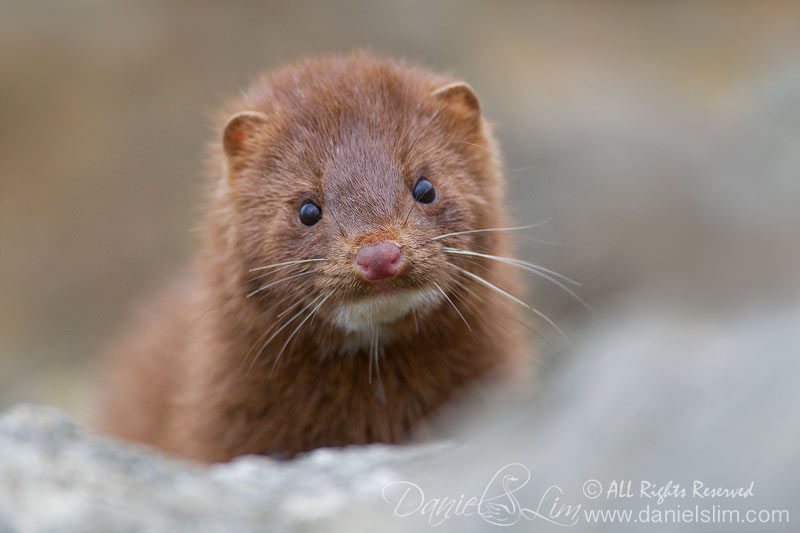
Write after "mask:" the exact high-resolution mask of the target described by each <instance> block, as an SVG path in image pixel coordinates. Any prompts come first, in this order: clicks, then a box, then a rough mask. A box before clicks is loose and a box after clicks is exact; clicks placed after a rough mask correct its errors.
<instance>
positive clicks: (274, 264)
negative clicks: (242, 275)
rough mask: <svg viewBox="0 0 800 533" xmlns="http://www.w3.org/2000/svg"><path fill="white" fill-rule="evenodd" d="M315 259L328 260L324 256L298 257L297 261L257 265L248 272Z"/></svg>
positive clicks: (308, 261)
mask: <svg viewBox="0 0 800 533" xmlns="http://www.w3.org/2000/svg"><path fill="white" fill-rule="evenodd" d="M314 261H327V259H325V258H322V257H315V258H312V259H297V260H295V261H283V262H281V263H273V264H271V265H265V266H260V267H256V268H251V269H250V270H248V272H255V271H257V270H267V269H268V268H273V267H279V266H285V265H297V264H299V263H311V262H314Z"/></svg>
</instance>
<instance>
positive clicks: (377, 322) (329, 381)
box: [102, 53, 527, 462]
mask: <svg viewBox="0 0 800 533" xmlns="http://www.w3.org/2000/svg"><path fill="white" fill-rule="evenodd" d="M222 120H223V121H224V122H221V126H220V131H221V132H222V135H221V137H222V139H221V142H217V143H215V144H214V146H213V147H212V152H213V158H212V161H213V163H212V176H213V181H212V186H211V194H210V200H209V204H208V209H207V216H206V220H205V225H204V226H205V227H206V228H207V230H206V232H205V233H204V235H203V237H202V239H203V242H202V248H201V250H200V251H199V253H198V255H197V257H196V258H195V260H194V262H193V263H192V266H191V268H190V269H189V271H188V272H187V273H186V274H185V275H184V276H183V277H181V278H180V279H179V280H178V281H176V283H175V284H174V286H173V287H171V288H170V289H168V290H167V291H165V293H164V294H162V295H161V297H160V298H159V299H158V300H157V301H156V302H154V303H152V304H151V305H150V306H148V307H145V308H144V309H143V310H142V313H141V316H140V320H139V324H138V325H137V326H136V327H134V328H131V329H130V330H129V333H128V335H127V337H124V338H123V339H122V340H121V341H120V342H119V343H118V345H117V347H116V349H115V350H114V352H115V353H114V356H113V358H112V359H111V361H112V362H111V365H110V369H109V372H108V373H107V379H106V381H105V396H104V401H103V403H102V425H103V427H104V428H105V429H106V430H107V431H109V432H111V433H113V434H116V435H118V436H122V437H125V438H130V439H134V440H138V441H142V442H146V443H149V444H152V445H155V446H157V447H160V448H162V449H164V450H167V451H170V452H174V453H176V454H179V455H182V456H184V457H187V458H191V459H195V460H198V461H204V462H216V461H225V460H229V459H231V458H233V457H236V456H238V455H241V454H247V453H270V454H274V455H278V456H283V457H290V456H292V455H294V454H296V453H298V452H302V451H306V450H310V449H313V448H316V447H320V446H341V445H347V444H354V443H370V442H390V443H397V442H403V441H405V440H406V439H408V437H409V434H410V432H411V430H412V429H413V428H414V427H415V426H417V425H418V424H419V423H420V421H421V420H423V419H424V418H425V417H426V415H429V414H431V413H432V412H434V411H435V410H436V409H437V408H439V407H441V406H442V405H443V404H445V403H447V402H448V401H452V400H453V399H454V398H456V397H458V396H459V395H460V394H461V393H462V392H463V391H465V390H467V389H468V388H469V387H470V386H471V385H473V384H475V383H479V382H481V381H482V380H485V379H487V378H490V377H492V376H495V375H508V374H515V373H517V372H519V370H520V369H521V367H522V360H523V358H524V355H525V354H526V353H527V345H526V340H525V335H524V333H523V330H522V325H521V323H522V320H521V317H520V313H521V312H522V311H524V309H523V308H522V306H520V305H519V304H518V302H515V301H514V300H513V299H511V298H509V297H507V296H506V295H503V294H501V293H500V292H499V291H498V289H500V290H502V291H505V292H506V293H509V294H510V295H515V296H520V291H521V289H522V288H521V286H520V284H519V282H518V280H517V278H516V277H515V273H514V272H513V271H512V270H511V267H510V266H509V265H506V264H503V263H500V262H497V261H493V260H489V259H486V258H483V257H480V256H475V255H465V254H459V253H455V252H453V251H452V250H466V251H471V252H476V253H485V254H493V255H497V256H504V257H509V256H511V252H512V251H511V249H510V245H509V236H508V233H507V232H505V231H476V230H485V229H492V228H504V227H508V226H509V221H508V220H507V218H506V210H505V208H504V203H503V201H504V178H503V175H502V170H501V168H500V162H499V159H498V157H497V155H496V154H497V153H498V148H497V145H496V143H495V141H494V139H493V137H492V135H491V132H490V128H489V126H488V124H487V123H486V122H485V121H484V119H483V118H482V116H481V112H480V105H479V103H478V99H477V98H476V96H475V94H474V93H473V91H472V90H471V89H470V88H469V86H467V85H466V84H464V83H461V82H457V81H455V80H454V79H452V78H451V77H449V76H446V75H442V74H436V73H433V72H430V71H428V70H425V69H423V68H420V67H416V66H413V65H410V64H407V63H404V62H398V61H393V60H389V59H384V58H379V57H375V56H372V55H369V54H366V53H354V54H351V55H348V56H344V57H334V58H324V59H318V60H310V61H306V62H304V63H300V64H297V65H292V66H288V67H285V68H283V69H280V70H277V71H275V72H273V73H271V74H267V75H265V76H264V77H262V78H260V79H258V80H257V81H256V82H255V83H254V84H253V85H252V86H251V87H250V89H249V90H248V91H246V92H245V93H244V94H243V95H242V96H241V97H240V98H239V99H237V100H236V101H233V102H231V103H230V105H229V106H227V107H226V108H225V110H224V112H223V119H222ZM422 180H425V181H427V182H428V184H432V186H433V187H434V188H435V194H433V195H432V194H431V193H430V191H428V195H427V196H426V197H424V200H425V202H423V201H422V200H423V198H422V197H421V196H420V195H417V194H416V192H415V191H418V190H422V189H420V185H419V184H420V183H421V181H422ZM423 188H424V187H423ZM431 198H433V201H431V202H427V200H429V199H431ZM309 203H311V204H313V205H314V206H315V207H316V208H318V210H319V212H320V213H319V214H320V217H319V218H318V220H316V222H314V223H313V224H312V225H307V224H306V223H304V222H303V221H304V220H305V221H306V222H307V221H308V220H313V217H312V218H309V217H308V216H307V214H308V209H311V211H310V212H311V214H312V215H314V214H315V212H314V211H313V208H308V207H305V208H304V206H305V205H306V204H309ZM303 209H306V212H305V214H304V211H303ZM300 215H303V216H305V218H303V217H302V216H300ZM465 232H466V233H465ZM451 233H457V234H456V235H451V236H447V237H441V236H443V235H448V234H451ZM385 243H389V244H385ZM382 246H383V247H384V248H385V249H391V250H392V251H395V250H399V251H398V252H397V254H401V255H400V256H399V259H398V258H397V257H393V258H392V259H391V264H389V263H387V261H389V260H388V259H386V258H385V257H383V256H382V255H381V253H383V250H384V248H381V247H382ZM362 249H367V250H373V251H374V250H378V251H380V252H381V253H377V252H376V253H375V254H377V255H375V254H373V255H372V256H370V260H372V261H373V263H374V262H377V263H374V264H377V265H378V266H377V267H376V268H380V269H384V270H386V269H390V270H386V271H384V270H380V272H379V273H378V274H376V275H379V276H382V277H381V279H377V280H376V279H368V278H369V276H370V275H371V274H370V272H371V271H367V270H365V268H366V267H363V266H359V265H361V263H358V262H357V261H356V260H355V259H354V258H356V256H357V255H358V254H359V251H360V250H362ZM362 255H363V252H362ZM292 261H302V262H296V263H292ZM374 264H372V266H374ZM387 265H388V266H387ZM369 268H372V267H369ZM387 272H388V273H387ZM492 285H493V286H494V287H492Z"/></svg>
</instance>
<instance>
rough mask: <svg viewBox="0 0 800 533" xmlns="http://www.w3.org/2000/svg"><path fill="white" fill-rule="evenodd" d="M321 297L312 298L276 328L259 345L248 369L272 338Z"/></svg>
mask: <svg viewBox="0 0 800 533" xmlns="http://www.w3.org/2000/svg"><path fill="white" fill-rule="evenodd" d="M321 297H322V295H321V294H320V295H319V296H317V297H316V298H314V299H313V300H311V302H309V303H308V304H307V305H306V306H305V307H303V308H302V309H301V310H299V311H298V312H297V313H295V315H294V316H293V317H292V318H290V319H289V320H287V321H286V322H284V323H283V325H282V326H281V327H280V328H278V330H277V331H275V333H273V334H272V335H271V336H270V338H269V339H267V341H266V342H265V343H264V344H262V345H261V349H260V350H258V353H257V354H256V356H255V357H254V358H253V361H252V362H251V363H250V368H253V365H254V364H255V362H256V361H257V360H258V358H259V357H260V356H261V353H262V352H263V351H264V348H266V347H267V345H268V344H269V343H270V342H272V339H274V338H275V336H276V335H277V334H278V333H280V332H281V331H283V329H284V328H285V327H286V326H288V325H289V324H291V323H292V322H293V321H294V319H295V318H297V317H298V316H300V315H301V314H302V313H303V312H304V311H305V310H306V309H308V308H309V307H311V306H312V305H314V303H315V302H316V301H317V300H319V299H320V298H321ZM248 371H249V370H248Z"/></svg>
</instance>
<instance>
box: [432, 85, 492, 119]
mask: <svg viewBox="0 0 800 533" xmlns="http://www.w3.org/2000/svg"><path fill="white" fill-rule="evenodd" d="M433 96H434V97H435V98H436V99H438V100H439V101H441V102H442V103H444V104H445V105H446V106H447V107H448V108H449V109H451V110H452V111H453V112H454V113H456V115H457V116H459V117H460V118H462V119H464V120H465V121H470V122H473V123H474V124H473V125H477V124H479V122H480V116H481V104H480V102H479V101H478V97H477V96H476V95H475V91H473V90H472V87H470V86H469V85H467V84H466V83H464V82H463V81H456V82H453V83H448V84H447V85H445V86H443V87H439V88H438V89H436V90H435V91H433Z"/></svg>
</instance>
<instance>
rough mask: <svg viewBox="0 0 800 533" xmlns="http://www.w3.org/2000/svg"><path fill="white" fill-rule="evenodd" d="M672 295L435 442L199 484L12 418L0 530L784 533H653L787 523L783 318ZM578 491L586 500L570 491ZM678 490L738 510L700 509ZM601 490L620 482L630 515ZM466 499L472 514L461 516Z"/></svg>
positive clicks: (795, 427) (787, 339)
mask: <svg viewBox="0 0 800 533" xmlns="http://www.w3.org/2000/svg"><path fill="white" fill-rule="evenodd" d="M683 296H684V295H681V294H678V293H676V292H675V291H674V290H673V291H650V292H642V293H639V294H636V295H634V296H632V297H630V298H628V299H623V300H621V301H618V302H617V303H616V304H614V305H608V306H606V308H605V310H604V311H603V312H602V313H601V315H600V316H599V317H598V318H597V319H596V320H594V321H593V322H592V324H591V325H589V326H587V327H583V328H578V327H574V328H572V329H575V330H578V331H582V333H580V334H579V335H577V336H576V337H575V338H574V339H573V340H574V343H573V344H572V346H571V347H570V348H569V349H568V350H566V351H565V352H564V353H559V354H558V359H557V360H555V361H554V364H553V365H552V370H550V371H548V372H546V373H545V374H544V375H543V377H542V378H541V380H540V381H541V384H540V386H539V387H538V390H537V392H536V393H535V394H534V395H533V396H532V397H530V398H527V399H526V400H525V401H519V400H518V399H517V400H512V399H509V398H504V397H502V396H501V397H496V398H493V399H492V400H491V401H487V400H486V398H482V399H481V402H480V403H478V402H475V403H473V404H471V405H466V406H464V407H463V408H462V409H461V411H460V412H461V413H463V416H462V418H463V420H462V421H461V423H459V424H455V425H448V426H446V428H447V429H448V431H449V435H450V436H451V438H452V440H450V441H448V442H447V443H433V444H426V445H415V446H394V447H393V446H384V445H373V446H364V447H357V446H353V447H348V448H345V449H338V450H332V449H321V450H317V451H315V452H312V453H310V454H307V455H305V456H303V457H300V458H298V459H296V460H293V461H286V462H280V461H275V460H272V459H269V458H265V457H244V458H240V459H238V460H236V461H233V462H231V463H228V464H223V465H216V466H212V467H201V466H197V465H193V464H190V463H187V462H183V461H180V460H176V459H173V458H169V457H165V456H162V455H160V454H158V453H155V452H153V451H151V450H148V449H145V448H143V447H139V446H136V445H131V444H127V443H120V442H116V441H114V440H112V439H108V438H105V437H102V436H99V435H96V434H93V433H92V432H90V431H88V430H86V429H83V428H80V427H78V426H76V425H75V424H74V423H72V422H70V421H69V420H68V419H67V418H66V417H65V415H63V414H61V413H60V412H59V411H56V410H54V409H51V408H45V407H35V406H27V405H22V406H17V407H15V408H13V409H11V410H9V411H7V412H6V413H5V414H4V415H3V416H2V418H0V531H87V530H88V531H141V530H146V531H183V530H191V531H325V532H336V531H418V530H423V529H427V528H429V527H431V525H433V524H438V527H437V529H438V530H445V531H492V530H495V525H496V524H500V523H502V524H503V525H512V526H515V527H512V529H514V530H517V529H518V530H525V531H530V530H532V529H533V530H537V531H543V530H550V529H552V530H559V531H563V530H564V526H563V525H561V526H559V525H554V523H560V524H567V525H572V524H573V522H574V526H573V527H572V529H573V530H574V529H584V530H588V531H596V530H600V529H604V528H608V529H615V530H617V529H623V530H631V531H639V530H642V524H641V523H635V524H627V525H620V524H616V523H608V520H605V521H604V520H602V519H601V520H594V521H592V520H590V519H589V518H587V516H586V515H585V514H584V513H585V512H587V511H590V510H597V509H601V510H602V509H606V510H615V509H616V510H623V511H624V510H631V511H632V512H633V513H635V514H634V515H633V516H634V519H638V518H639V517H640V515H639V513H641V512H642V511H643V510H645V509H649V510H650V511H648V512H651V514H650V515H648V516H652V511H654V510H655V511H658V512H661V513H662V515H661V516H665V514H664V513H666V512H667V511H669V510H671V511H672V512H673V513H674V512H675V511H676V510H689V511H692V512H694V510H695V509H696V506H697V508H698V509H701V508H702V509H709V510H711V509H713V508H714V506H717V510H718V511H719V510H722V509H726V510H735V511H736V512H737V513H741V518H742V519H744V513H745V512H747V511H748V510H751V509H753V510H756V511H759V510H767V511H772V510H777V511H785V512H786V513H788V514H785V515H783V517H782V518H780V519H781V520H784V523H774V522H775V521H776V520H777V519H778V518H771V519H770V520H769V521H768V522H766V523H760V524H743V525H742V524H739V523H738V522H734V523H732V520H733V519H732V518H727V519H721V518H720V517H719V516H717V519H716V520H717V522H719V523H696V522H693V521H690V520H686V519H685V518H684V519H683V523H679V524H674V523H671V522H673V521H674V519H673V520H667V522H668V523H667V524H666V525H659V526H658V529H659V530H666V531H694V530H699V529H702V530H720V531H729V530H731V529H735V528H737V527H740V528H741V527H744V528H745V530H747V531H762V530H773V529H774V530H777V531H791V530H792V529H791V528H792V527H794V526H793V524H792V523H791V522H790V523H789V524H786V523H785V519H786V518H785V517H788V519H789V520H797V519H798V517H799V516H800V515H798V511H800V509H798V500H797V495H798V494H800V482H798V479H799V478H798V474H800V446H798V443H800V416H798V414H799V413H800V396H798V394H797V391H798V384H799V381H800V380H799V379H798V376H800V328H798V324H800V305H798V304H797V303H789V304H785V305H778V304H774V305H773V306H772V307H769V308H761V309H749V310H748V309H739V310H737V311H730V312H728V313H725V314H723V313H715V314H714V315H713V316H711V315H710V314H706V315H702V314H699V313H698V311H697V309H700V306H698V305H696V304H695V305H693V306H690V307H688V308H692V309H695V311H694V312H688V311H686V309H687V306H672V305H670V304H669V303H668V302H669V301H670V299H671V300H672V301H676V300H681V299H682V298H683ZM498 472H500V474H499V476H498V475H496V474H497V473H498ZM504 476H510V477H508V478H505V479H504ZM528 476H530V479H529V480H528V479H527V477H528ZM592 480H596V482H597V484H596V486H595V487H594V488H595V489H596V488H599V489H600V492H599V493H597V494H593V493H591V492H588V493H587V492H586V491H587V487H589V489H592V487H591V486H589V485H587V483H589V482H591V481H592ZM642 481H647V482H650V483H653V484H654V489H658V488H661V489H662V490H664V487H666V486H668V483H672V486H673V487H674V486H675V485H676V484H677V485H678V486H679V487H680V488H684V489H686V490H687V491H688V493H687V494H685V495H683V496H680V495H679V494H678V493H676V494H672V493H668V494H666V497H665V498H664V500H663V501H662V502H658V501H657V498H647V497H645V496H643V495H642V494H641V492H640V487H641V482H642ZM695 481H700V482H703V483H704V484H705V485H707V486H710V487H725V488H736V487H742V491H743V492H744V493H745V494H744V495H743V496H740V497H738V498H726V497H706V498H698V497H696V496H694V495H693V492H692V489H693V485H694V483H695ZM503 483H505V484H506V486H507V487H509V489H510V490H512V493H511V494H513V497H511V496H509V494H508V493H507V492H505V491H504V489H503ZM615 483H616V484H617V485H616V486H617V487H618V488H623V489H624V488H625V484H626V483H630V485H631V491H632V493H631V496H630V497H620V496H619V491H617V492H615V491H614V490H613V488H614V486H615V485H614V484H615ZM751 484H752V489H750V492H752V494H748V493H747V492H748V490H747V489H748V487H750V485H751ZM623 492H624V491H623ZM587 494H588V496H587ZM404 495H405V499H403V498H404ZM473 496H474V497H475V498H478V499H480V498H481V497H484V501H482V503H481V504H480V506H478V505H477V504H472V505H466V506H465V505H464V504H466V503H467V502H468V500H469V499H470V498H471V497H473ZM492 496H493V497H495V498H494V499H493V500H491V501H487V499H488V497H492ZM589 496H596V497H594V498H592V497H589ZM459 502H460V503H459ZM456 504H458V505H460V507H457V506H456ZM515 504H519V506H520V507H521V508H527V509H528V510H527V511H525V510H523V511H520V510H519V509H515V508H514V505H515ZM554 504H555V507H554V506H553V505H554ZM564 505H567V506H569V507H564ZM533 511H537V513H538V514H534V512H533Z"/></svg>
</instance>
